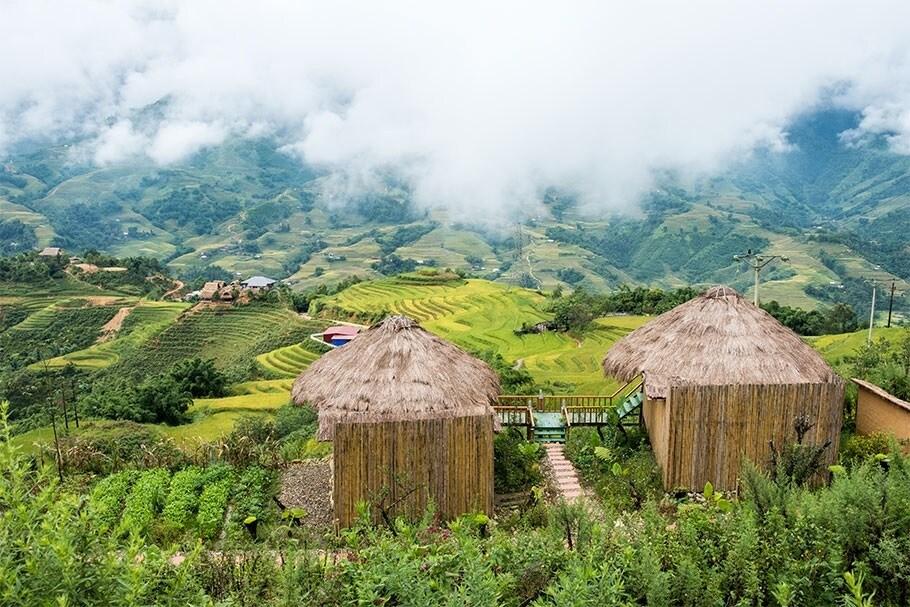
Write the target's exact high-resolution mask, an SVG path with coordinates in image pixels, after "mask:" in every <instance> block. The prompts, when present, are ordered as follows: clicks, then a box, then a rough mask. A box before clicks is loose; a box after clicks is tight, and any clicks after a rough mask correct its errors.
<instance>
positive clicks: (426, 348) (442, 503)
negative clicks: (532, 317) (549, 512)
mask: <svg viewBox="0 0 910 607" xmlns="http://www.w3.org/2000/svg"><path fill="white" fill-rule="evenodd" d="M292 396H293V399H294V402H296V403H297V404H304V403H307V404H310V405H312V406H313V407H315V408H316V410H317V413H318V416H319V431H318V436H317V437H318V438H319V439H320V440H331V441H333V442H334V448H333V458H334V479H333V480H334V502H335V516H336V518H337V519H338V521H339V523H340V524H342V525H347V524H350V523H351V522H352V521H353V519H354V517H355V515H356V505H357V503H358V502H360V501H369V500H370V499H371V496H376V495H385V496H386V498H387V499H388V500H389V503H394V504H398V505H397V506H396V510H397V513H400V514H406V515H414V516H419V515H421V514H422V513H423V510H424V508H425V507H426V505H427V504H428V503H430V501H432V502H434V503H435V504H436V505H437V508H438V512H439V513H440V514H441V515H442V516H443V517H454V516H457V515H459V514H462V513H464V512H469V511H482V512H487V513H490V512H491V510H492V504H493V431H494V429H495V427H496V426H498V421H497V418H496V415H495V412H494V410H493V405H494V404H496V402H497V397H498V396H499V379H498V376H497V375H496V373H495V372H494V371H493V370H492V369H491V368H490V367H489V366H488V365H486V364H485V363H483V362H482V361H480V360H477V359H476V358H474V357H473V356H471V355H470V354H468V353H467V352H465V351H464V350H461V349H460V348H458V347H457V346H454V345H453V344H450V343H449V342H447V341H445V340H442V339H440V338H439V337H436V336H435V335H433V334H431V333H429V332H427V331H425V330H424V329H423V328H421V327H420V325H418V324H417V323H416V322H415V321H413V320H411V319H410V318H406V317H403V316H392V317H389V318H386V319H385V320H383V321H382V322H379V323H377V324H375V325H373V326H372V327H370V328H369V329H368V330H366V331H363V332H361V333H360V334H359V335H357V336H356V337H355V338H353V339H352V340H351V341H350V343H348V344H347V345H346V346H344V347H343V348H337V349H335V350H332V351H331V352H327V353H326V354H324V355H323V356H322V357H321V358H320V359H319V360H317V361H316V362H314V363H313V364H312V365H310V367H309V368H308V369H307V370H306V371H304V372H303V373H302V374H301V375H300V377H298V378H297V380H296V381H295V382H294V386H293V390H292ZM402 479H404V480H402ZM409 487H410V488H411V489H416V490H414V491H412V492H409V491H410V489H409ZM399 502H400V503H399ZM373 514H374V517H375V516H377V512H376V511H375V510H374V512H373Z"/></svg>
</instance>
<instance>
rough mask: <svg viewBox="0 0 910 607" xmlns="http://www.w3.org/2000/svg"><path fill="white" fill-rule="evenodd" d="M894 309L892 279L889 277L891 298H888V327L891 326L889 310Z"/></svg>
mask: <svg viewBox="0 0 910 607" xmlns="http://www.w3.org/2000/svg"><path fill="white" fill-rule="evenodd" d="M893 309H894V279H893V278H892V279H891V298H890V299H889V300H888V328H889V329H890V328H891V311H892V310H893Z"/></svg>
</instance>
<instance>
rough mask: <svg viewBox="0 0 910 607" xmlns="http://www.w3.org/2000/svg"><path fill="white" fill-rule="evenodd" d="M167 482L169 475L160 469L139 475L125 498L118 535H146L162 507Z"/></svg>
mask: <svg viewBox="0 0 910 607" xmlns="http://www.w3.org/2000/svg"><path fill="white" fill-rule="evenodd" d="M169 480H170V473H169V472H168V471H167V470H164V469H160V468H159V469H154V470H146V471H145V472H142V473H140V475H139V478H137V479H136V482H135V483H134V484H133V488H132V489H131V490H130V493H129V495H128V496H127V498H126V506H125V507H124V508H123V516H122V518H121V519H120V526H119V528H118V533H120V534H134V535H142V534H146V533H148V531H149V530H150V528H151V525H152V523H153V522H154V521H155V517H156V516H157V515H158V513H159V512H161V508H162V507H163V506H164V500H165V497H166V495H167V487H168V481H169Z"/></svg>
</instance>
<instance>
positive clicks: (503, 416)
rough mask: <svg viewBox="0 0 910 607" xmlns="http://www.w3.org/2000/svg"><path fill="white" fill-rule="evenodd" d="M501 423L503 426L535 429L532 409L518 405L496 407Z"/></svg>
mask: <svg viewBox="0 0 910 607" xmlns="http://www.w3.org/2000/svg"><path fill="white" fill-rule="evenodd" d="M494 409H495V410H496V416H497V417H499V423H500V424H502V425H503V426H525V427H527V428H533V427H534V411H532V410H531V408H530V407H523V406H516V405H497V406H496V407H494Z"/></svg>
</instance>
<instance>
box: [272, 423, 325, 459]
mask: <svg viewBox="0 0 910 607" xmlns="http://www.w3.org/2000/svg"><path fill="white" fill-rule="evenodd" d="M331 452H332V444H331V443H325V442H319V441H317V440H316V439H315V438H314V437H313V436H312V435H311V434H309V433H308V432H306V431H297V432H294V433H292V434H290V435H289V436H287V437H286V438H285V439H284V440H282V441H281V459H283V460H284V461H286V462H290V461H294V460H302V459H321V458H323V457H325V456H327V455H328V454H329V453H331Z"/></svg>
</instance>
